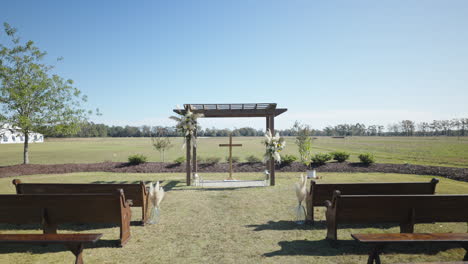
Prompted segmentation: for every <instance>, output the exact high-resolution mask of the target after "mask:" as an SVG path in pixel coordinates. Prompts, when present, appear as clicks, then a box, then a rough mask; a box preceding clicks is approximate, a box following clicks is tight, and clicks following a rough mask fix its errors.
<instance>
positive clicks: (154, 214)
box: [147, 182, 164, 225]
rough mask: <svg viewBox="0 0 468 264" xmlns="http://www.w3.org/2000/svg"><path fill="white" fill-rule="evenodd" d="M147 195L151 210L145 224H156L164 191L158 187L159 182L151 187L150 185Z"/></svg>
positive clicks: (151, 184) (159, 215)
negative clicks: (148, 195)
mask: <svg viewBox="0 0 468 264" xmlns="http://www.w3.org/2000/svg"><path fill="white" fill-rule="evenodd" d="M149 194H150V200H151V209H150V213H149V214H150V215H149V218H148V222H147V223H148V224H150V225H152V224H157V223H158V222H159V219H160V217H161V209H160V205H161V202H162V200H163V198H164V189H163V188H162V187H160V186H159V182H156V184H155V185H153V183H150V189H149Z"/></svg>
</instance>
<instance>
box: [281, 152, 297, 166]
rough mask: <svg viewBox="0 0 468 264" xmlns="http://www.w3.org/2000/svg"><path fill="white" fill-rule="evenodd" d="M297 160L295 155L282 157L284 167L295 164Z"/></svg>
mask: <svg viewBox="0 0 468 264" xmlns="http://www.w3.org/2000/svg"><path fill="white" fill-rule="evenodd" d="M296 160H297V157H296V156H294V155H288V154H286V155H284V156H281V163H282V164H284V165H290V164H291V163H293V162H295V161H296Z"/></svg>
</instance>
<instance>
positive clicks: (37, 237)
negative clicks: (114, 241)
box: [0, 233, 102, 243]
mask: <svg viewBox="0 0 468 264" xmlns="http://www.w3.org/2000/svg"><path fill="white" fill-rule="evenodd" d="M101 237H102V234H98V233H93V234H0V243H44V242H47V243H64V242H65V243H66V242H81V243H88V242H89V243H94V242H96V241H98V240H99V239H100V238H101Z"/></svg>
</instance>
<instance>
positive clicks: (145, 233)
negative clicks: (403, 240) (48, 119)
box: [0, 172, 468, 264]
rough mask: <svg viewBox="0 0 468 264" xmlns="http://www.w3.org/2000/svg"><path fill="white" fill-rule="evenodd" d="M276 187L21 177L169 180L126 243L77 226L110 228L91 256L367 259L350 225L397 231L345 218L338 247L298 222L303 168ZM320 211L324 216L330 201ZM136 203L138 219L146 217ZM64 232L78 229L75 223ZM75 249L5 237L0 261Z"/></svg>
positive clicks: (426, 250) (48, 258)
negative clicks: (157, 204)
mask: <svg viewBox="0 0 468 264" xmlns="http://www.w3.org/2000/svg"><path fill="white" fill-rule="evenodd" d="M277 175H278V176H277V185H276V186H274V187H259V188H241V189H201V188H198V187H187V186H185V183H184V177H185V176H184V174H182V173H181V174H115V173H102V172H99V173H74V174H62V175H32V176H22V177H19V178H20V179H22V180H23V181H24V182H64V183H65V182H67V183H71V182H97V181H104V182H121V181H124V182H136V181H139V180H145V181H155V180H164V181H165V182H164V184H163V185H165V188H166V191H167V195H166V198H165V200H164V201H163V203H162V206H161V210H162V216H161V221H160V223H159V224H156V225H150V226H145V227H142V226H132V227H131V233H132V238H131V239H130V240H129V242H128V244H127V245H126V246H125V247H123V248H118V247H113V244H112V242H114V240H115V239H117V238H118V228H117V227H113V228H103V227H100V226H92V225H86V226H77V228H78V229H79V230H80V232H90V233H93V232H100V233H104V236H103V239H102V241H101V242H99V243H98V244H97V245H95V246H94V247H92V248H88V249H85V251H84V261H85V262H86V263H135V264H136V263H318V264H323V263H342V264H344V263H346V264H351V263H366V260H367V252H368V248H367V247H365V246H360V245H358V244H356V243H355V242H354V241H353V240H352V239H351V237H350V234H352V233H373V232H376V233H377V232H388V233H395V232H399V228H398V226H391V225H369V227H367V228H363V227H359V226H352V225H350V226H346V227H343V228H340V229H339V230H338V236H339V238H340V239H342V241H340V243H339V244H338V245H339V246H338V247H337V248H332V247H330V245H329V244H328V243H327V242H326V241H325V240H324V238H325V234H326V229H325V224H324V222H323V221H321V222H318V223H317V224H316V225H315V226H313V227H311V226H301V225H296V224H295V223H294V222H292V219H293V208H294V206H295V205H296V203H297V202H296V197H295V192H294V182H296V181H297V176H298V174H297V173H278V174H277ZM203 176H204V178H205V179H223V178H225V177H226V174H209V175H208V174H207V175H203ZM235 176H236V178H238V179H260V178H261V177H262V175H261V174H236V175H235ZM321 176H323V179H321V180H320V181H321V182H382V181H386V182H399V181H429V180H430V179H431V178H432V177H431V176H417V175H399V174H382V173H368V174H340V173H322V174H321ZM11 181H12V178H1V179H0V193H14V188H13V185H12V184H11ZM437 192H438V193H451V194H460V193H468V183H465V182H458V181H453V180H449V179H445V178H441V179H440V183H439V184H438V186H437ZM316 210H317V212H316V219H322V220H324V219H325V216H324V208H318V209H316ZM140 212H141V211H140V208H134V209H133V213H134V214H133V220H135V221H137V220H139V217H140ZM415 231H416V232H466V231H467V225H466V223H435V224H417V225H416V226H415ZM0 232H2V233H27V232H33V233H40V230H39V229H32V230H21V229H20V227H16V226H8V225H0ZM59 232H63V233H70V232H76V229H75V230H74V228H71V227H70V228H68V229H65V230H64V229H59ZM464 254H465V251H464V250H463V249H461V248H460V247H458V246H456V245H450V244H449V245H431V246H429V245H428V246H410V247H389V248H388V249H387V250H386V251H385V253H384V254H383V255H382V262H383V263H396V262H411V261H416V260H417V261H456V260H458V261H459V260H461V259H462V258H463V256H464ZM73 259H74V258H73V255H72V254H71V253H70V252H68V251H66V250H65V249H63V248H62V247H60V246H47V247H41V246H29V245H27V246H26V245H5V246H2V247H1V248H0V263H72V262H73Z"/></svg>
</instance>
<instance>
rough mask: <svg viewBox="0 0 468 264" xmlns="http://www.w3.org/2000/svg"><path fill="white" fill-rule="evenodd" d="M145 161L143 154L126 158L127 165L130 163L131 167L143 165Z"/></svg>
mask: <svg viewBox="0 0 468 264" xmlns="http://www.w3.org/2000/svg"><path fill="white" fill-rule="evenodd" d="M147 160H148V158H147V157H146V156H145V155H143V154H135V155H130V156H128V163H130V164H131V165H138V164H141V163H145V162H146V161H147Z"/></svg>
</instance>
